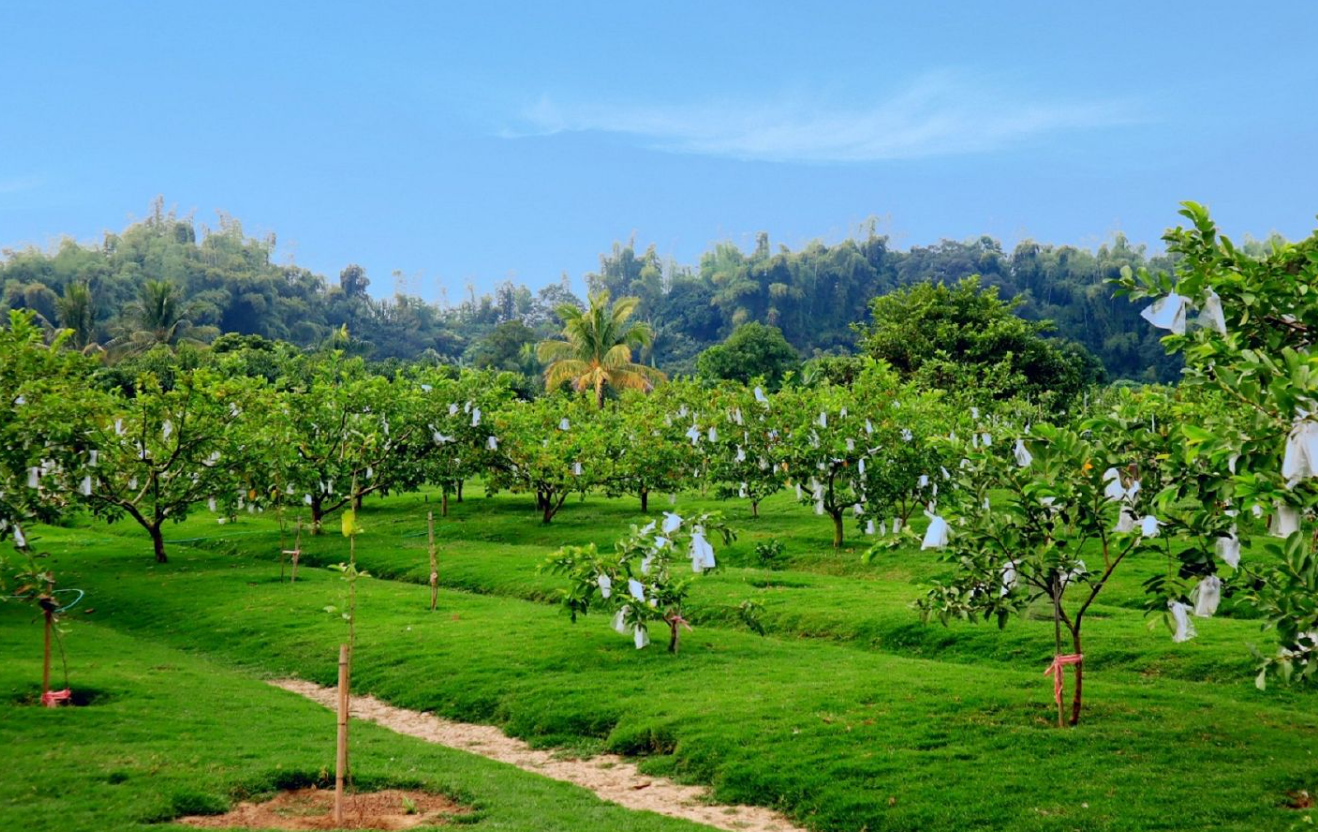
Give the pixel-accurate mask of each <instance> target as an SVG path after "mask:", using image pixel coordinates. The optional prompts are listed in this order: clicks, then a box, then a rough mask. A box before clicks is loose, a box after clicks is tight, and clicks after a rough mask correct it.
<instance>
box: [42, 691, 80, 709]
mask: <svg viewBox="0 0 1318 832" xmlns="http://www.w3.org/2000/svg"><path fill="white" fill-rule="evenodd" d="M72 698H73V691H71V690H69V689H68V688H65V689H64V690H48V691H46V692H45V693H43V694H41V704H42V705H44V706H46V707H47V708H58V707H59V705H60V703H61V702H68V701H69V700H70V699H72Z"/></svg>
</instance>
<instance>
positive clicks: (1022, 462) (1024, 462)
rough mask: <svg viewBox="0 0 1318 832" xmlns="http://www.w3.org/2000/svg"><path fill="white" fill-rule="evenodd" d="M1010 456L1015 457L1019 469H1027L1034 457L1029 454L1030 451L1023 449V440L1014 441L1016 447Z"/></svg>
mask: <svg viewBox="0 0 1318 832" xmlns="http://www.w3.org/2000/svg"><path fill="white" fill-rule="evenodd" d="M1011 453H1012V456H1014V457H1016V464H1017V465H1019V466H1020V467H1021V468H1029V467H1030V463H1031V462H1034V457H1033V456H1032V455H1031V454H1030V449H1029V448H1026V447H1025V440H1024V439H1017V440H1016V447H1015V448H1013V449H1012V452H1011Z"/></svg>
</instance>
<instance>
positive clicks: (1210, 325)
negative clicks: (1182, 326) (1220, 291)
mask: <svg viewBox="0 0 1318 832" xmlns="http://www.w3.org/2000/svg"><path fill="white" fill-rule="evenodd" d="M1195 323H1197V324H1199V326H1201V327H1204V328H1205V329H1211V330H1213V331H1214V332H1216V333H1217V334H1218V335H1226V316H1225V315H1223V314H1222V299H1221V298H1220V297H1218V296H1217V292H1214V291H1213V290H1212V289H1209V290H1208V295H1207V297H1205V298H1204V309H1203V311H1202V312H1200V313H1199V317H1198V319H1196V321H1195Z"/></svg>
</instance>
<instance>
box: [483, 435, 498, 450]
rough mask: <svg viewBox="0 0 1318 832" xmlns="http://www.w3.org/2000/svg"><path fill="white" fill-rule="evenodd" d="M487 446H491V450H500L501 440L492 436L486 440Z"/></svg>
mask: <svg viewBox="0 0 1318 832" xmlns="http://www.w3.org/2000/svg"><path fill="white" fill-rule="evenodd" d="M485 447H487V448H489V449H490V450H491V451H497V450H499V440H498V439H497V438H496V437H493V436H491V437H490V438H489V439H486V440H485Z"/></svg>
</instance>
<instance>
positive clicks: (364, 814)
mask: <svg viewBox="0 0 1318 832" xmlns="http://www.w3.org/2000/svg"><path fill="white" fill-rule="evenodd" d="M467 811H468V809H467V808H466V807H464V806H462V805H460V804H458V803H454V802H453V801H452V800H450V799H449V798H447V797H444V796H443V795H437V794H427V793H426V792H418V791H403V790H401V789H386V790H384V791H378V792H369V793H365V794H354V795H349V796H348V797H347V798H346V799H345V810H344V822H343V823H342V824H336V823H334V792H333V791H330V790H325V789H317V788H314V787H312V788H305V789H294V790H292V791H284V792H280V793H279V794H277V795H275V796H274V797H272V798H270V799H269V800H265V801H262V802H260V803H239V804H238V805H237V806H235V807H233V808H232V809H230V810H229V811H228V812H225V813H224V814H222V815H189V816H188V817H182V818H178V819H176V820H175V821H174V822H175V823H182V824H185V825H187V826H198V827H202V828H204V829H290V830H299V829H379V830H396V829H411V828H412V827H414V826H422V825H425V826H435V825H437V824H443V823H447V822H448V819H449V818H450V817H452V816H454V815H461V814H465V813H466V812H467Z"/></svg>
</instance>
